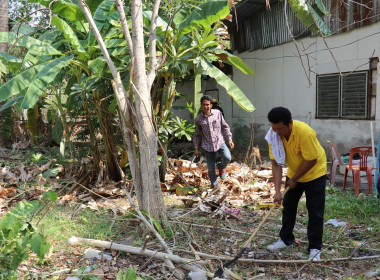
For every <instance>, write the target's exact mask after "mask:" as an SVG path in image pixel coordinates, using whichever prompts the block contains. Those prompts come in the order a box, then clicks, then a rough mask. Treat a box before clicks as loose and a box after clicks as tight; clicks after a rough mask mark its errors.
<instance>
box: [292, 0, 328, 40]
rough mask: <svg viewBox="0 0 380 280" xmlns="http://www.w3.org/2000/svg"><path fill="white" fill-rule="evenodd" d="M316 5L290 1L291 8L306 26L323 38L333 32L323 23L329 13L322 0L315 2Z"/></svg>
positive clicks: (301, 0)
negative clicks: (324, 17)
mask: <svg viewBox="0 0 380 280" xmlns="http://www.w3.org/2000/svg"><path fill="white" fill-rule="evenodd" d="M314 3H315V4H313V5H311V4H310V3H309V2H307V1H303V0H289V4H290V8H291V9H292V10H293V12H294V13H295V15H296V17H298V18H299V20H301V22H302V23H303V24H304V25H305V26H307V27H309V29H310V30H311V31H313V32H315V33H318V34H319V35H321V36H329V35H331V30H330V29H329V28H328V26H327V24H326V23H325V22H324V21H323V16H325V15H328V14H329V12H328V10H326V9H325V8H324V6H323V4H322V2H321V1H320V0H315V1H314Z"/></svg>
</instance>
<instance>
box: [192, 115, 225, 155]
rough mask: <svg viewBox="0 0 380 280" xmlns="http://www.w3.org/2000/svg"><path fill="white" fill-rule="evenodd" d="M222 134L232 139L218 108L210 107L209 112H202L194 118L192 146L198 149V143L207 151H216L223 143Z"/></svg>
mask: <svg viewBox="0 0 380 280" xmlns="http://www.w3.org/2000/svg"><path fill="white" fill-rule="evenodd" d="M223 136H224V137H226V138H227V139H228V141H231V140H232V133H231V130H230V127H229V126H228V124H227V123H226V121H225V120H224V118H223V116H222V113H221V112H220V111H219V110H213V109H211V114H210V115H209V116H205V115H204V114H203V113H201V114H199V115H198V116H197V117H196V118H195V133H194V139H193V143H194V148H195V149H196V150H199V145H200V143H202V145H201V147H202V148H203V149H205V150H206V151H208V152H216V151H218V150H219V149H220V147H221V146H222V144H223V143H224V139H223Z"/></svg>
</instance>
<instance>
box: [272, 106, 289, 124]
mask: <svg viewBox="0 0 380 280" xmlns="http://www.w3.org/2000/svg"><path fill="white" fill-rule="evenodd" d="M268 120H269V122H271V123H276V124H277V123H280V122H282V123H283V124H284V125H287V126H289V123H290V121H291V120H292V113H290V111H289V109H287V108H284V107H274V108H273V109H272V110H270V111H269V113H268Z"/></svg>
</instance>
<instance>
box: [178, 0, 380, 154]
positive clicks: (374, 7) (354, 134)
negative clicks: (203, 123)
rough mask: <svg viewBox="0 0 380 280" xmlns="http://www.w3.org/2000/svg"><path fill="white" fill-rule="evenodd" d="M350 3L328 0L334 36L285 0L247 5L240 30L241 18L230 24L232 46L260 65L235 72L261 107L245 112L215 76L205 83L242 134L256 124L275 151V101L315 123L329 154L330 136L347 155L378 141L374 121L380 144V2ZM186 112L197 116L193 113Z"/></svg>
mask: <svg viewBox="0 0 380 280" xmlns="http://www.w3.org/2000/svg"><path fill="white" fill-rule="evenodd" d="M342 3H343V2H341V1H335V0H328V1H324V4H325V6H326V7H327V8H328V9H329V10H330V11H331V15H330V16H329V17H328V18H327V22H328V26H329V28H330V30H331V31H332V33H333V35H331V36H328V37H327V38H321V37H319V36H315V34H313V33H312V32H311V31H309V30H308V29H307V28H306V27H304V26H303V25H302V24H301V23H300V22H299V20H298V19H297V18H296V17H295V16H294V13H293V12H292V11H291V10H290V9H289V7H286V6H285V2H278V1H276V0H275V1H271V10H270V11H267V10H266V8H265V0H245V1H242V2H240V3H239V5H238V6H237V18H238V22H239V24H238V25H239V28H238V30H237V29H236V25H235V20H234V19H233V21H232V22H231V23H230V26H229V29H230V33H231V36H232V38H231V41H232V51H233V52H234V54H236V55H238V56H239V57H241V58H242V60H243V61H244V62H245V63H247V64H248V65H250V66H251V67H252V68H253V69H254V70H255V72H256V76H246V75H244V74H243V73H241V72H240V71H235V69H234V71H233V73H232V78H233V81H234V82H235V83H236V84H237V85H238V86H239V87H240V89H241V90H242V91H243V92H244V93H245V95H246V96H247V97H248V98H249V99H250V101H251V102H252V103H253V105H254V106H255V107H256V110H255V111H254V112H253V113H247V112H245V111H243V110H242V109H241V108H240V107H239V106H238V105H237V104H236V103H235V102H233V100H232V99H231V97H229V95H228V94H227V93H226V92H225V90H224V89H223V88H221V87H220V86H218V85H217V83H216V82H215V81H213V80H211V79H210V80H208V81H207V82H203V85H202V91H203V92H204V93H207V94H211V95H212V96H213V97H215V98H217V99H219V100H220V103H221V107H222V108H223V110H224V112H225V115H226V120H227V122H228V123H229V124H230V125H231V126H232V128H233V129H237V130H238V132H239V133H240V134H241V135H240V136H239V138H240V140H242V139H246V138H247V137H249V134H250V133H249V131H250V129H251V128H252V127H253V128H254V143H255V144H258V145H259V147H260V148H261V149H263V150H265V149H267V146H266V143H265V140H264V135H265V133H266V131H267V130H268V129H269V127H270V126H269V123H268V121H267V113H268V111H269V110H270V109H271V108H273V107H275V106H284V107H287V108H289V109H290V110H291V112H292V114H293V119H295V120H301V121H304V122H306V123H308V124H310V125H311V126H312V127H313V128H314V129H315V131H316V132H317V134H318V138H319V140H320V142H321V144H322V145H323V146H324V147H325V149H326V152H327V154H329V151H328V145H327V140H330V141H332V142H334V143H335V144H336V145H337V147H338V149H339V150H340V152H342V153H347V152H349V150H350V148H352V147H354V146H360V145H371V123H372V125H373V131H374V136H375V137H374V138H375V145H377V142H378V132H379V129H380V98H376V97H377V94H378V93H380V85H379V84H378V83H377V81H378V80H380V73H379V71H378V68H379V66H380V65H379V56H380V23H379V1H378V0H374V1H361V2H360V3H359V2H353V1H345V3H346V4H347V5H346V6H345V5H343V4H342ZM284 11H286V15H285V12H284ZM287 22H288V23H289V26H288V24H287ZM289 30H291V32H292V34H293V35H294V36H295V40H294V41H293V40H292V38H291V36H290V33H289ZM177 89H178V90H179V91H180V92H182V93H185V94H186V93H187V94H188V95H190V96H191V95H192V92H193V91H192V83H189V84H187V83H184V84H179V85H178V86H177ZM177 105H181V104H177ZM178 114H179V115H180V116H181V117H184V118H189V113H187V112H186V111H182V112H180V111H179V113H178ZM235 136H236V132H235ZM246 140H247V143H248V142H249V139H246Z"/></svg>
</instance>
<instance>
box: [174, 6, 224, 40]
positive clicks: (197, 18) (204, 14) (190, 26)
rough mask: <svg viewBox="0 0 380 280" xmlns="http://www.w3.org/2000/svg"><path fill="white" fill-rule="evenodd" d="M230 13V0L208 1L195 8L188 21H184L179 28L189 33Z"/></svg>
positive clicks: (209, 24)
mask: <svg viewBox="0 0 380 280" xmlns="http://www.w3.org/2000/svg"><path fill="white" fill-rule="evenodd" d="M229 13H230V8H229V4H228V1H219V0H214V1H207V2H205V3H203V4H201V5H199V8H198V9H193V11H192V12H191V14H190V15H189V16H188V17H187V19H186V21H184V22H182V23H181V24H180V26H179V29H182V33H183V34H185V33H188V32H190V31H191V30H194V29H196V28H197V27H198V26H211V25H212V24H213V23H214V22H216V21H218V20H221V19H223V18H225V17H226V16H227V15H228V14H229Z"/></svg>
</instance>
